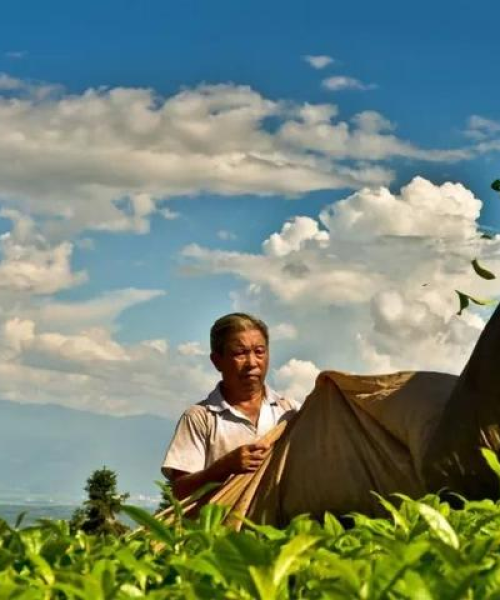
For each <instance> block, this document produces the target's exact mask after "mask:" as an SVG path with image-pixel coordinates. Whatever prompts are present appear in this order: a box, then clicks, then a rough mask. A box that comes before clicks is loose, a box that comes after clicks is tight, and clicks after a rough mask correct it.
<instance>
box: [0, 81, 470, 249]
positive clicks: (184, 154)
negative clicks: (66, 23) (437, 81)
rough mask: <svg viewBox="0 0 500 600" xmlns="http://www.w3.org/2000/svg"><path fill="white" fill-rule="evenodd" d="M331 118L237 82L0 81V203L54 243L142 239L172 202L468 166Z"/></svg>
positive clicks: (358, 123) (382, 126) (328, 110)
mask: <svg viewBox="0 0 500 600" xmlns="http://www.w3.org/2000/svg"><path fill="white" fill-rule="evenodd" d="M338 112H339V111H338V107H336V106H333V105H329V104H321V105H311V104H308V103H304V104H294V103H293V102H287V101H275V100H270V99H268V98H265V97H264V96H262V95H261V94H259V93H258V92H257V91H255V90H253V89H251V88H250V87H248V86H236V85H233V84H225V85H201V86H198V87H196V88H193V89H185V90H183V91H181V92H179V93H177V94H174V95H172V96H169V97H166V98H164V97H161V96H160V95H158V94H157V93H155V92H154V90H151V89H144V88H119V87H117V88H111V89H108V88H100V89H88V90H86V91H84V92H83V93H80V94H69V93H67V92H65V91H64V90H62V89H60V88H58V87H57V86H51V85H45V84H36V83H33V82H26V81H24V80H20V79H16V78H13V77H10V76H9V75H7V74H2V75H0V127H1V129H2V138H1V140H0V198H2V200H3V202H4V204H5V205H6V206H8V207H10V208H11V209H17V210H20V211H21V212H23V213H27V212H29V213H30V214H31V215H34V216H35V217H36V218H38V217H43V224H42V227H43V229H42V233H43V234H44V235H45V236H46V237H50V238H51V239H59V240H62V239H67V238H68V236H74V235H76V234H78V233H80V232H81V231H83V230H85V229H87V230H91V229H94V230H101V231H113V232H124V231H130V232H134V233H138V234H144V233H147V232H148V231H149V226H150V225H149V223H150V221H151V219H152V218H153V217H154V216H156V215H158V216H162V217H163V218H166V219H173V218H176V217H177V216H178V215H177V214H176V213H175V212H174V211H172V210H171V209H169V207H168V198H169V197H171V196H174V195H175V196H176V197H179V196H183V195H185V196H190V195H193V194H196V193H200V192H205V191H208V192H211V193H217V194H223V195H238V194H249V193H250V194H260V195H269V194H299V193H304V192H309V191H312V190H319V189H336V188H351V189H357V188H359V187H362V186H364V185H381V184H388V183H389V182H390V181H391V179H392V177H393V173H392V171H391V169H390V168H388V167H387V166H386V165H382V164H379V163H380V161H383V160H386V159H389V158H395V157H405V158H418V159H419V160H462V159H464V158H469V157H470V153H469V152H467V151H464V150H461V149H458V150H448V149H445V150H442V151H441V150H433V149H429V150H423V149H419V148H418V147H415V146H414V145H412V144H411V143H409V142H406V141H404V140H400V139H399V138H397V137H396V136H395V135H394V134H393V133H392V132H389V131H387V127H386V124H387V121H386V120H385V119H384V117H382V116H381V115H377V113H373V112H372V113H370V115H364V116H363V115H360V116H358V118H354V119H352V120H351V121H350V122H347V121H344V120H342V119H340V118H339V115H338ZM269 118H273V119H275V120H276V122H277V127H276V129H273V131H270V130H269V128H267V126H266V122H267V120H268V119H269ZM68 198H71V202H70V203H69V202H68Z"/></svg>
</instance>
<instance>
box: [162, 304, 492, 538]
mask: <svg viewBox="0 0 500 600" xmlns="http://www.w3.org/2000/svg"><path fill="white" fill-rule="evenodd" d="M499 358H500V308H497V310H496V311H495V313H494V315H493V316H492V317H491V319H490V321H489V322H488V324H487V326H486V327H485V329H484V331H483V333H482V335H481V337H480V339H479V341H478V343H477V345H476V347H475V349H474V352H473V353H472V356H471V358H470V360H469V362H468V364H467V366H466V368H465V369H464V371H463V372H462V374H461V375H460V377H457V376H454V375H449V374H445V373H434V372H424V371H419V372H410V371H408V372H399V373H392V374H389V375H376V376H360V375H352V374H348V373H341V372H338V371H324V372H322V373H321V374H320V375H319V376H318V378H317V380H316V385H315V387H314V389H313V391H312V392H311V393H310V394H309V396H308V397H307V398H306V400H305V402H304V404H303V406H302V408H301V410H300V411H299V413H297V414H296V415H295V417H294V418H293V419H292V420H291V421H290V422H289V423H282V424H280V425H278V427H276V428H275V429H273V430H272V431H271V432H269V433H268V434H267V435H266V436H265V438H266V439H268V440H269V441H270V442H271V443H272V444H273V447H272V451H271V453H270V455H269V457H268V459H267V460H266V461H265V462H264V463H263V465H262V466H261V468H260V469H259V470H258V471H256V472H255V473H249V474H243V475H235V476H232V477H231V478H229V480H228V481H227V482H226V483H225V484H223V485H222V486H221V487H220V489H218V490H217V491H215V492H212V493H210V494H208V495H207V496H205V497H204V498H202V499H200V500H198V501H196V502H190V501H189V500H187V501H185V502H184V506H185V511H186V514H187V515H193V514H196V513H197V511H198V510H199V508H200V507H201V506H202V505H203V504H206V503H213V502H217V503H221V504H225V505H227V506H229V507H230V512H229V515H228V522H229V523H230V524H231V525H233V526H234V527H235V528H239V527H240V526H241V517H242V516H246V517H248V518H250V519H252V520H253V521H255V522H260V523H269V524H273V525H284V524H286V523H287V522H288V521H289V520H290V519H291V518H292V517H294V516H295V515H298V514H302V513H309V514H311V515H313V516H315V517H321V515H322V514H323V513H324V512H325V511H329V512H332V513H333V514H337V515H343V514H346V513H349V512H353V511H356V512H363V513H366V514H368V515H377V514H382V508H381V505H380V503H379V502H378V500H377V498H376V497H375V495H374V494H372V493H371V492H372V491H373V492H376V493H378V494H380V495H382V496H388V495H389V494H391V493H394V492H399V493H402V494H406V495H408V496H411V497H413V498H418V497H421V496H423V495H424V494H425V493H426V492H437V491H439V490H441V489H443V488H446V489H448V490H450V491H454V492H458V493H461V494H464V495H465V496H466V497H468V498H481V497H498V495H499V489H498V481H497V479H496V477H495V476H494V475H493V474H492V473H491V471H490V470H489V469H488V467H487V466H486V463H485V461H484V459H483V457H482V455H481V453H480V447H482V446H483V447H489V448H490V449H493V450H494V451H496V452H498V450H499V449H500V434H499V432H500V361H499ZM170 514H171V513H169V511H166V512H165V513H163V514H162V515H160V516H163V517H168V516H169V515H170Z"/></svg>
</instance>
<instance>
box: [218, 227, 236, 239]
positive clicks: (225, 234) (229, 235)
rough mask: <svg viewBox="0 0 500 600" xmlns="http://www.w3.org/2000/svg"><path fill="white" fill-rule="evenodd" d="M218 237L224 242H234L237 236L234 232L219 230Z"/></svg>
mask: <svg viewBox="0 0 500 600" xmlns="http://www.w3.org/2000/svg"><path fill="white" fill-rule="evenodd" d="M217 237H218V238H219V239H220V240H224V241H234V240H235V239H236V237H237V236H236V235H235V234H234V233H233V232H232V231H227V230H226V229H219V231H218V232H217Z"/></svg>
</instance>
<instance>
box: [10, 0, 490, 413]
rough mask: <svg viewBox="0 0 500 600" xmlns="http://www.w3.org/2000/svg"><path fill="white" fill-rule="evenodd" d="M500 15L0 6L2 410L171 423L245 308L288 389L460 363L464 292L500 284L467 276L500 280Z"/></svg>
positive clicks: (440, 10)
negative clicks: (213, 344) (498, 235)
mask: <svg viewBox="0 0 500 600" xmlns="http://www.w3.org/2000/svg"><path fill="white" fill-rule="evenodd" d="M499 11H500V9H499V8H498V6H497V5H496V4H495V3H493V2H480V3H477V4H476V5H475V6H474V7H473V6H471V5H470V4H469V3H466V2H454V3H450V2H442V3H436V2H432V3H431V2H420V3H418V4H415V5H412V6H410V5H407V4H404V3H399V2H398V3H397V2H392V1H391V2H383V3H378V4H373V3H368V2H349V3H340V4H339V3H332V2H326V1H325V2H309V3H305V2H286V3H285V2H281V1H280V2H273V3H269V2H266V3H264V2H261V1H254V2H251V3H250V2H238V3H233V2H211V3H207V2H200V1H197V2H195V1H190V0H185V1H184V2H182V3H172V2H164V1H163V2H159V1H158V2H156V1H155V2H148V1H143V2H136V1H135V2H123V1H122V2H117V1H112V2H106V3H97V2H93V1H87V2H85V3H68V2H64V3H63V2H50V1H49V2H46V3H43V4H40V3H35V2H24V3H18V4H16V5H14V4H10V5H9V6H6V7H4V8H3V11H2V19H1V22H0V73H2V75H1V76H0V111H1V112H0V127H1V128H2V130H3V133H4V135H3V138H4V142H3V145H2V147H0V158H1V160H2V162H3V164H4V167H3V169H2V170H1V172H0V180H1V182H2V183H0V209H1V210H2V211H3V212H2V213H0V232H3V233H5V234H6V236H4V237H3V238H2V244H3V245H2V247H1V248H0V252H1V255H0V258H1V259H2V262H0V275H1V276H2V277H3V281H4V283H3V285H2V286H1V287H0V308H1V310H0V331H1V332H2V333H1V335H0V373H1V375H2V380H3V383H2V384H1V386H0V395H1V396H2V397H4V398H7V399H11V400H16V401H21V402H33V401H35V402H48V401H55V402H59V403H62V404H68V405H70V406H77V407H80V408H86V409H89V410H97V411H103V412H111V413H116V414H122V413H129V412H142V411H147V412H158V413H161V414H167V415H169V416H176V415H177V414H178V413H179V411H180V410H181V409H182V408H183V407H185V406H186V405H187V404H189V403H191V402H194V401H197V400H199V399H200V396H202V395H203V394H204V393H205V391H208V389H207V388H209V387H210V385H211V384H212V383H213V381H214V374H213V373H212V370H211V367H210V364H209V360H208V356H207V339H208V329H209V327H210V324H211V322H212V321H213V320H214V319H215V318H216V317H218V316H220V315H221V314H224V313H225V312H229V311H231V310H233V309H241V310H249V311H254V312H258V313H259V314H260V315H261V316H262V317H263V318H265V319H266V320H268V321H269V324H270V326H271V328H272V331H274V332H275V334H276V335H275V337H274V340H275V341H274V342H273V352H272V356H273V363H272V370H271V373H270V379H271V381H272V383H273V385H275V386H276V387H278V388H279V389H281V390H282V391H284V392H285V393H289V394H290V395H295V396H296V397H297V398H298V399H301V397H303V395H304V394H305V393H306V391H307V390H308V389H309V387H310V386H311V385H312V381H313V379H314V376H315V374H316V373H317V371H318V369H324V368H340V369H344V370H355V371H365V372H366V371H369V372H374V371H377V370H393V369H399V368H435V369H437V370H454V371H458V370H460V368H461V366H462V365H463V363H464V361H465V360H466V357H467V355H468V352H469V351H470V349H471V348H472V346H473V344H474V342H475V340H476V339H477V336H478V335H479V332H480V331H481V328H482V326H484V319H485V318H486V317H487V314H485V313H484V312H474V311H472V312H471V313H470V314H468V315H467V316H465V317H464V318H462V319H460V318H458V317H457V316H456V315H455V314H454V313H455V309H456V298H455V296H454V291H453V290H454V289H456V288H457V286H458V287H461V288H464V289H467V291H470V292H474V293H475V294H477V295H478V294H481V293H483V294H484V295H486V296H496V294H498V293H500V289H497V288H496V287H495V285H496V283H495V282H493V283H490V284H489V287H485V284H484V282H480V281H476V280H475V279H474V277H473V275H472V274H471V273H470V269H469V263H470V260H471V259H472V258H474V257H479V258H480V259H481V260H483V261H486V262H487V264H488V265H489V266H491V267H495V265H496V264H497V263H499V264H500V260H499V258H500V257H499V255H498V251H497V241H496V240H493V241H491V243H490V242H487V241H479V236H480V232H479V229H478V226H479V223H481V224H482V225H484V226H488V227H492V228H493V229H495V230H496V229H498V228H500V210H499V206H500V204H499V203H500V199H498V198H497V197H496V195H495V194H494V192H493V191H491V189H490V187H489V186H490V183H491V181H492V180H493V179H495V178H497V177H498V176H499V174H500V168H499V150H500V109H499V105H498V82H497V81H496V78H495V73H494V67H492V65H494V59H495V57H496V56H497V55H498V49H499V48H498V46H499V42H498V35H497V33H496V30H495V27H496V23H497V21H498V16H499ZM307 57H309V59H307ZM318 57H326V58H324V60H323V63H325V64H324V65H322V64H321V62H322V61H321V60H320V59H318ZM318 67H320V68H318ZM415 177H417V178H418V179H417V180H416V182H415V183H414V184H413V185H411V187H410V188H409V191H408V192H407V193H404V192H403V191H402V190H401V188H402V187H404V186H407V185H408V184H409V183H410V182H411V181H412V180H414V178H415ZM443 186H444V187H443ZM381 189H383V191H382V192H381V191H380V190H381ZM363 190H364V191H363ZM377 190H378V191H377ZM356 194H358V195H357V196H356ZM353 195H354V196H353ZM134 198H135V200H134ZM478 199H479V200H480V201H481V202H482V209H481V213H480V215H479V208H478V207H479V204H478ZM339 201H341V202H340V204H339V205H338V206H343V207H344V208H342V209H341V210H340V212H338V213H335V209H334V208H332V207H335V206H336V205H337V203H338V202H339ZM134 202H135V203H136V204H134ZM132 205H133V206H135V209H132V208H130V206H132ZM116 207H118V208H116ZM13 211H14V212H13ZM134 211H135V212H134ZM141 211H142V212H141ZM332 211H333V212H334V213H335V215H334V216H333V217H332ZM320 215H323V216H320ZM328 215H330V216H328ZM297 217H301V219H297ZM16 223H17V229H16V225H15V224H16ZM266 240H267V242H266ZM377 261H378V262H377ZM415 277H417V279H418V278H419V277H420V278H423V279H426V281H424V280H422V281H420V280H418V281H416V279H415ZM427 280H428V281H427ZM429 282H431V284H430V291H429V289H428V285H427V284H428V283H429ZM424 284H425V289H424V288H422V286H423V285H424ZM68 315H71V318H70V317H69V316H68ZM186 344H188V345H187V346H186Z"/></svg>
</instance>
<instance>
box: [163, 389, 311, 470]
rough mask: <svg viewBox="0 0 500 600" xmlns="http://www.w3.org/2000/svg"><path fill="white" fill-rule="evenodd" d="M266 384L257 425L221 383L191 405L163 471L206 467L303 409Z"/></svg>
mask: <svg viewBox="0 0 500 600" xmlns="http://www.w3.org/2000/svg"><path fill="white" fill-rule="evenodd" d="M264 387H265V398H264V400H263V402H262V405H261V408H260V414H259V420H258V422H257V425H256V426H255V425H254V424H253V423H252V422H251V421H250V419H249V418H248V417H247V416H246V415H245V414H244V413H242V412H241V411H239V410H238V409H237V408H235V407H234V406H231V404H229V403H228V402H226V400H225V399H224V397H223V396H222V393H221V387H220V383H218V384H217V386H216V388H215V389H214V390H213V391H212V392H211V393H210V394H209V395H208V397H207V398H206V399H205V400H203V401H202V402H199V403H198V404H195V405H194V406H191V407H190V408H188V409H187V410H186V411H185V412H184V413H183V415H182V416H181V418H180V420H179V422H178V424H177V427H176V430H175V433H174V436H173V438H172V441H171V442H170V446H169V448H168V450H167V453H166V455H165V460H164V461H163V465H162V473H163V474H164V475H166V476H167V477H168V476H169V473H170V472H171V470H177V471H184V472H186V473H196V472H197V471H202V470H203V469H206V468H207V467H209V466H210V465H211V464H212V463H214V462H215V461H216V460H218V459H219V458H221V457H222V456H224V455H225V454H227V453H228V452H231V450H234V449H235V448H237V447H238V446H242V445H244V444H252V443H254V442H256V441H257V440H258V439H259V438H261V437H262V436H263V435H264V434H266V433H267V432H268V431H269V430H271V429H272V428H273V427H274V426H275V425H277V424H278V423H279V422H280V421H282V420H283V419H285V420H288V419H290V418H291V416H292V415H293V414H294V413H295V412H296V411H297V410H298V409H299V404H298V403H297V402H294V401H291V400H286V399H285V398H282V397H281V396H280V395H279V394H278V393H277V392H275V391H274V390H272V389H271V388H270V387H269V386H268V385H265V386H264Z"/></svg>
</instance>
